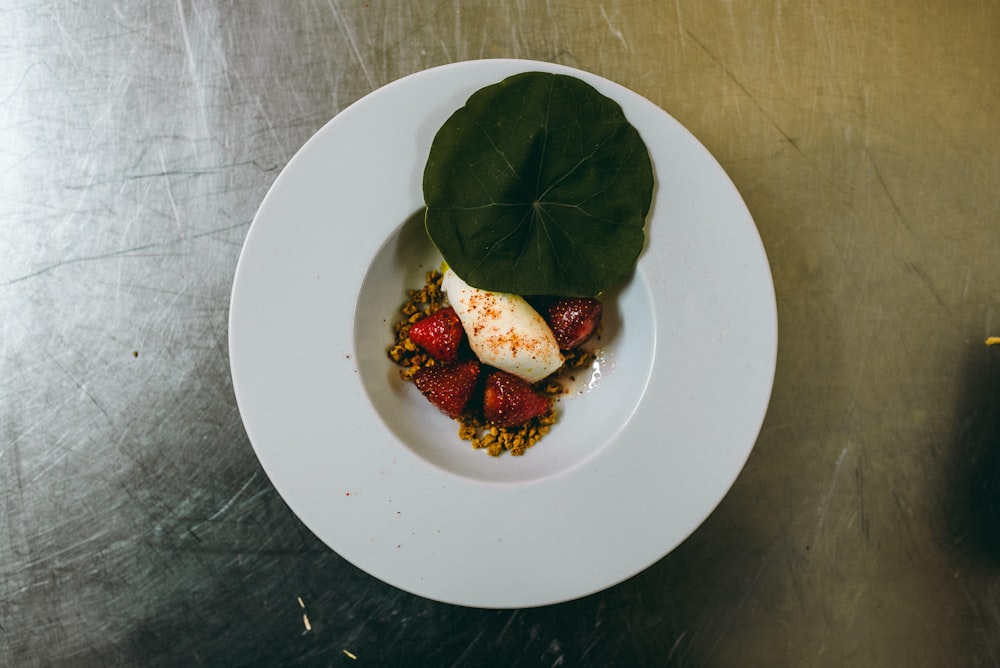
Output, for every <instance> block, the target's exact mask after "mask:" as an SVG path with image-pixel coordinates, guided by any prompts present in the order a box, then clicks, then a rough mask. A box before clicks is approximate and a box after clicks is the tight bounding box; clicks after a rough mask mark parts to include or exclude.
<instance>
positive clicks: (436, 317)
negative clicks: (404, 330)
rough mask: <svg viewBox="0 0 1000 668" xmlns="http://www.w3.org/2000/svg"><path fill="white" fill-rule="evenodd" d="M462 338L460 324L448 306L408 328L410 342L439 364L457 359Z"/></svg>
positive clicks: (462, 333)
mask: <svg viewBox="0 0 1000 668" xmlns="http://www.w3.org/2000/svg"><path fill="white" fill-rule="evenodd" d="M464 336H465V330H463V329H462V323H461V321H460V320H459V319H458V315H456V314H455V309H453V308H452V307H450V306H446V307H444V308H441V309H438V310H437V311H435V312H434V313H431V314H430V315H429V316H427V317H426V318H421V319H420V320H418V321H416V322H415V323H413V324H412V325H411V326H410V340H411V341H413V342H414V343H415V344H417V345H418V346H420V347H421V348H423V349H424V350H426V351H427V353H428V354H429V355H430V356H431V357H433V358H434V359H436V360H438V361H440V362H454V361H455V360H457V359H458V348H459V346H460V345H461V343H462V338H463V337H464Z"/></svg>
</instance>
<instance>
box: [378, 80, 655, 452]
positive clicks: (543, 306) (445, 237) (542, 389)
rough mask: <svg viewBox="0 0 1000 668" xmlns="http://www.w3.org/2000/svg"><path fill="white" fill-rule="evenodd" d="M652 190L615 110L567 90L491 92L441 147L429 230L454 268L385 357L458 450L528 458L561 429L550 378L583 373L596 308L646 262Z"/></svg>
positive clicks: (412, 312) (427, 288)
mask: <svg viewBox="0 0 1000 668" xmlns="http://www.w3.org/2000/svg"><path fill="white" fill-rule="evenodd" d="M653 181H654V178H653V170H652V164H651V162H650V159H649V155H648V152H647V150H646V146H645V144H644V143H643V141H642V138H641V137H640V136H639V133H638V131H637V130H636V129H635V128H634V127H633V126H632V125H631V124H630V123H629V122H628V120H627V119H626V118H625V116H624V113H623V112H622V109H621V107H620V106H619V105H618V104H617V103H616V102H615V101H614V100H611V99H610V98H608V97H605V96H604V95H602V94H601V93H599V92H598V91H597V90H596V89H594V88H593V87H591V86H590V85H589V84H587V83H585V82H584V81H582V80H581V79H578V78H575V77H571V76H566V75H560V74H552V73H546V72H524V73H521V74H516V75H513V76H511V77H508V78H507V79H504V80H503V81H500V82H498V83H496V84H493V85H490V86H486V87H484V88H481V89H480V90H478V91H476V92H475V93H473V94H472V95H471V96H470V97H469V99H468V100H467V102H466V104H465V105H464V106H463V107H461V108H460V109H458V110H456V111H455V112H454V113H453V114H452V115H451V116H450V117H449V118H448V119H447V121H445V123H444V124H443V125H442V126H441V128H440V129H439V130H438V132H437V133H436V134H435V137H434V140H433V142H432V144H431V148H430V152H429V155H428V158H427V163H426V165H425V167H424V173H423V192H424V201H425V205H426V207H425V217H424V225H425V229H426V231H427V235H428V238H429V239H430V240H431V242H432V243H433V244H434V246H435V247H436V248H437V250H438V251H440V253H441V256H442V257H443V259H444V264H443V265H442V271H441V272H431V273H430V274H429V275H428V276H427V282H426V284H425V285H424V287H423V289H414V290H410V294H409V296H410V299H409V301H407V302H406V303H405V304H404V305H403V314H404V318H403V320H401V321H399V322H398V323H397V324H396V341H395V344H394V345H393V346H392V349H391V350H390V351H389V356H390V357H391V358H392V359H393V361H395V362H396V363H397V364H400V365H401V366H402V367H403V369H402V375H403V377H404V378H405V379H408V380H412V381H413V382H414V383H415V385H416V386H417V388H418V389H419V390H420V392H421V394H423V396H424V397H425V398H426V399H427V400H428V401H430V402H431V403H432V404H434V405H435V406H437V407H438V408H439V409H440V410H441V411H442V412H443V413H444V414H445V415H448V416H449V417H451V418H454V419H456V420H458V421H459V422H460V423H461V427H460V429H459V436H460V437H461V438H463V439H465V440H469V441H471V442H472V444H473V446H474V447H483V448H486V449H487V450H488V451H489V453H490V454H494V455H495V454H500V453H501V452H504V451H510V452H511V453H512V454H523V452H524V450H525V449H526V448H528V447H530V446H531V445H533V444H534V443H535V442H537V440H538V439H539V438H541V437H542V436H543V435H544V434H545V433H546V432H547V431H548V430H549V428H550V427H551V426H552V424H553V423H554V421H555V408H554V403H555V399H556V398H558V397H559V396H560V394H561V392H562V386H561V385H560V384H559V383H558V382H555V381H554V379H555V377H556V374H558V373H559V371H560V370H563V369H566V368H578V367H579V366H581V365H583V364H586V363H588V362H589V359H590V358H589V356H590V355H592V352H587V351H586V350H585V348H584V346H585V344H587V342H588V341H592V340H594V338H595V337H596V336H598V335H599V328H600V322H601V318H602V314H603V306H602V304H601V302H600V296H601V295H602V294H603V293H604V292H605V291H606V290H607V289H609V288H611V287H614V286H616V285H619V284H621V283H622V282H624V281H625V280H627V278H628V277H629V276H630V275H631V272H632V271H633V269H634V267H635V264H636V262H637V260H638V257H639V254H640V253H641V251H642V248H643V245H644V243H645V223H646V216H647V214H648V212H649V208H650V204H651V201H652V192H653Z"/></svg>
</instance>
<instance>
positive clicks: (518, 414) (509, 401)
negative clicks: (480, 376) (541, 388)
mask: <svg viewBox="0 0 1000 668" xmlns="http://www.w3.org/2000/svg"><path fill="white" fill-rule="evenodd" d="M551 406H552V402H551V401H550V400H549V399H548V398H547V397H544V396H542V395H541V394H539V393H538V392H536V391H535V390H534V388H532V387H531V385H529V384H528V383H526V382H525V381H523V380H521V379H520V378H518V377H517V376H515V375H513V374H509V373H507V372H506V371H494V372H493V373H491V374H490V375H489V376H488V377H487V378H486V389H485V391H484V392H483V417H485V418H486V419H487V420H488V421H490V422H492V423H493V424H495V425H497V426H500V427H512V426H514V425H519V424H524V423H525V422H527V421H528V420H530V419H531V418H534V417H538V416H539V415H542V414H543V413H545V412H547V411H548V410H549V408H550V407H551Z"/></svg>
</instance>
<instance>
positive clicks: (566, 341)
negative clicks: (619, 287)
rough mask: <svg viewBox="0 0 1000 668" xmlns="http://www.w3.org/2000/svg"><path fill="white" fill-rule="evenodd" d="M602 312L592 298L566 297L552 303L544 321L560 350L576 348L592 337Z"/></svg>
mask: <svg viewBox="0 0 1000 668" xmlns="http://www.w3.org/2000/svg"><path fill="white" fill-rule="evenodd" d="M603 310H604V309H603V307H602V306H601V302H600V301H599V300H597V299H594V298H593V297H566V298H563V299H557V300H556V301H554V302H552V303H551V304H550V305H549V307H548V312H547V314H548V317H547V318H546V321H547V322H548V323H549V327H550V328H551V329H552V333H553V334H555V337H556V343H558V344H559V348H560V350H570V349H572V348H576V347H577V346H578V345H580V344H581V343H583V342H585V341H586V340H587V339H589V338H590V337H591V336H593V334H594V332H595V331H596V330H597V326H598V325H599V324H601V314H602V312H603Z"/></svg>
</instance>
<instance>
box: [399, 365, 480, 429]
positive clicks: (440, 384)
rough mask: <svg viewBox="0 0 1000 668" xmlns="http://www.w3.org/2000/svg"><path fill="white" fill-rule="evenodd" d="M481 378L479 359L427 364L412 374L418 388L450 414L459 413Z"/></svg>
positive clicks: (428, 398) (429, 399)
mask: <svg viewBox="0 0 1000 668" xmlns="http://www.w3.org/2000/svg"><path fill="white" fill-rule="evenodd" d="M478 379H479V362H477V361H476V360H465V361H463V362H458V363H457V364H435V365H434V366H425V367H423V368H422V369H420V371H417V373H416V374H415V375H414V376H413V382H414V384H416V386H417V389H419V390H420V392H421V393H422V394H423V395H424V396H425V397H427V400H428V401H430V402H431V403H432V404H434V405H435V406H437V407H438V408H440V409H441V411H442V412H443V413H445V414H446V415H448V416H449V417H458V416H459V415H461V413H462V411H463V410H464V409H465V404H467V403H469V397H471V396H472V392H473V391H474V390H475V389H476V381H477V380H478Z"/></svg>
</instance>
